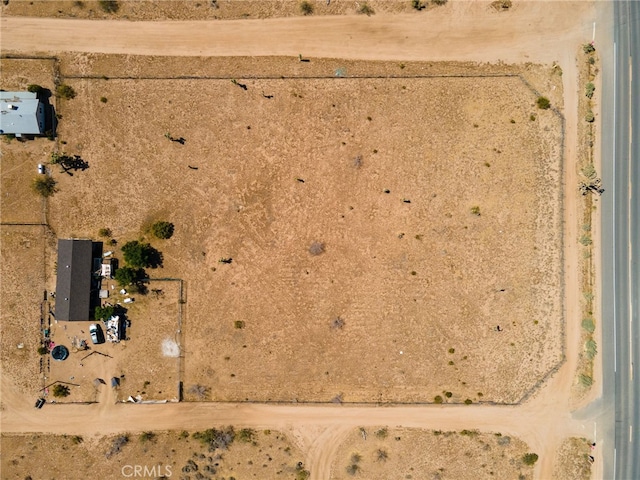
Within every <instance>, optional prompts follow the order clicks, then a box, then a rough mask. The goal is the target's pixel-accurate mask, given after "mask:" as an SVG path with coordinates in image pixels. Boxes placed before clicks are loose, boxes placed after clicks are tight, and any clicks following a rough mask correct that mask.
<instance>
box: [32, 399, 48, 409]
mask: <svg viewBox="0 0 640 480" xmlns="http://www.w3.org/2000/svg"><path fill="white" fill-rule="evenodd" d="M45 403H46V400H45V399H44V398H39V399H38V400H36V404H35V408H42V407H43V406H44V404H45Z"/></svg>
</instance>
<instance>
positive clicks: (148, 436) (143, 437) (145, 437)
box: [140, 432, 156, 443]
mask: <svg viewBox="0 0 640 480" xmlns="http://www.w3.org/2000/svg"><path fill="white" fill-rule="evenodd" d="M155 438H156V434H155V433H153V432H142V433H141V434H140V442H142V443H147V442H151V441H152V440H155Z"/></svg>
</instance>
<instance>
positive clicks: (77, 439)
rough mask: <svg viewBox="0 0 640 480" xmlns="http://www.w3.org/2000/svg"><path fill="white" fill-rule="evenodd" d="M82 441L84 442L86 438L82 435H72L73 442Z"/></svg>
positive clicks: (79, 442)
mask: <svg viewBox="0 0 640 480" xmlns="http://www.w3.org/2000/svg"><path fill="white" fill-rule="evenodd" d="M82 442H84V438H82V437H81V436H80V435H74V436H73V437H71V443H73V444H74V445H80V444H81V443H82Z"/></svg>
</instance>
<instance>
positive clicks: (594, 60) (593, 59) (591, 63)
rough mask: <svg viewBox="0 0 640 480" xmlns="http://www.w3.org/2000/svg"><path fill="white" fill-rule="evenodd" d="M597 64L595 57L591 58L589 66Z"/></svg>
mask: <svg viewBox="0 0 640 480" xmlns="http://www.w3.org/2000/svg"><path fill="white" fill-rule="evenodd" d="M595 64H596V59H595V57H589V65H595Z"/></svg>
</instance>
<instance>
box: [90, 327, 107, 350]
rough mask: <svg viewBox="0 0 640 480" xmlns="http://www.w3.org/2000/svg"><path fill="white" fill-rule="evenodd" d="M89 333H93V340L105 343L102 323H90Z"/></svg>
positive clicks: (96, 342) (97, 342)
mask: <svg viewBox="0 0 640 480" xmlns="http://www.w3.org/2000/svg"><path fill="white" fill-rule="evenodd" d="M89 335H91V341H92V342H93V343H94V344H95V345H98V344H99V343H104V334H103V333H102V329H101V328H100V325H98V324H96V323H92V324H91V325H89Z"/></svg>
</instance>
